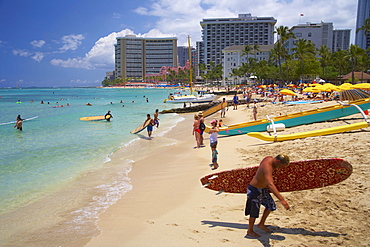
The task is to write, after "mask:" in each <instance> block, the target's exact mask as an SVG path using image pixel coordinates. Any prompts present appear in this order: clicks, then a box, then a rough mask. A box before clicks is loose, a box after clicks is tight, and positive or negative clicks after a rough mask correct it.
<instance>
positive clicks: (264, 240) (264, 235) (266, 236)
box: [201, 220, 347, 247]
mask: <svg viewBox="0 0 370 247" xmlns="http://www.w3.org/2000/svg"><path fill="white" fill-rule="evenodd" d="M201 223H202V225H209V227H226V228H234V229H243V230H247V229H248V224H240V223H230V222H220V221H208V220H203V221H201ZM268 228H269V229H270V230H272V233H268V232H265V231H263V230H261V229H259V228H257V227H255V231H256V232H257V233H258V234H260V235H261V237H260V238H252V237H249V236H248V235H245V238H250V239H257V240H258V241H260V242H261V244H262V245H263V246H265V247H269V246H271V245H270V239H272V240H279V241H282V240H284V239H285V237H284V236H282V235H278V234H277V233H284V234H295V235H298V234H300V235H306V236H317V237H339V236H346V235H347V234H340V233H333V232H328V231H320V232H316V231H309V230H305V229H303V228H285V227H278V226H268Z"/></svg>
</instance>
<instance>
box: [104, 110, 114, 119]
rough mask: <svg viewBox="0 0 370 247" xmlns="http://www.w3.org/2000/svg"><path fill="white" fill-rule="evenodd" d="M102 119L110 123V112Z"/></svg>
mask: <svg viewBox="0 0 370 247" xmlns="http://www.w3.org/2000/svg"><path fill="white" fill-rule="evenodd" d="M104 118H105V120H107V121H108V122H110V119H111V118H113V116H112V114H111V113H110V111H108V112H107V114H105V115H104Z"/></svg>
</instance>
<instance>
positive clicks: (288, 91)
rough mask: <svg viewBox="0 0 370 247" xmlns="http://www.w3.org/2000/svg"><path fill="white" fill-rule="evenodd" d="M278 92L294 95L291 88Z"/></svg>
mask: <svg viewBox="0 0 370 247" xmlns="http://www.w3.org/2000/svg"><path fill="white" fill-rule="evenodd" d="M280 93H281V94H284V95H292V96H294V95H296V93H295V92H293V91H292V90H289V89H283V90H281V91H280Z"/></svg>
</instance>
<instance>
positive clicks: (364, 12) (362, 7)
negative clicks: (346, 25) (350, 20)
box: [355, 0, 370, 50]
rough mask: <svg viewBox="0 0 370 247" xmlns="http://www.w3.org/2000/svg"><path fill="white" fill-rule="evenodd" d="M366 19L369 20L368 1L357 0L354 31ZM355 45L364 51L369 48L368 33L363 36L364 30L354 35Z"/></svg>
mask: <svg viewBox="0 0 370 247" xmlns="http://www.w3.org/2000/svg"><path fill="white" fill-rule="evenodd" d="M368 18H370V0H358V5H357V21H356V30H357V28H360V27H362V26H363V25H364V23H365V20H366V19H368ZM355 44H356V45H358V46H359V47H360V48H362V49H364V50H366V49H367V48H368V47H370V33H368V34H367V36H365V33H364V30H359V32H357V33H356V37H355Z"/></svg>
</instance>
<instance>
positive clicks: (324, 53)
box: [319, 45, 331, 79]
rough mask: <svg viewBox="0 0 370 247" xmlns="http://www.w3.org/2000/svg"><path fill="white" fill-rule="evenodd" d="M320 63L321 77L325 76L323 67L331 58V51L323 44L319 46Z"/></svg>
mask: <svg viewBox="0 0 370 247" xmlns="http://www.w3.org/2000/svg"><path fill="white" fill-rule="evenodd" d="M319 56H320V58H319V59H320V63H321V68H322V77H323V78H324V79H325V78H326V73H325V68H326V67H327V66H328V64H329V63H330V60H331V52H330V49H329V48H328V47H326V46H325V45H322V46H320V48H319Z"/></svg>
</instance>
